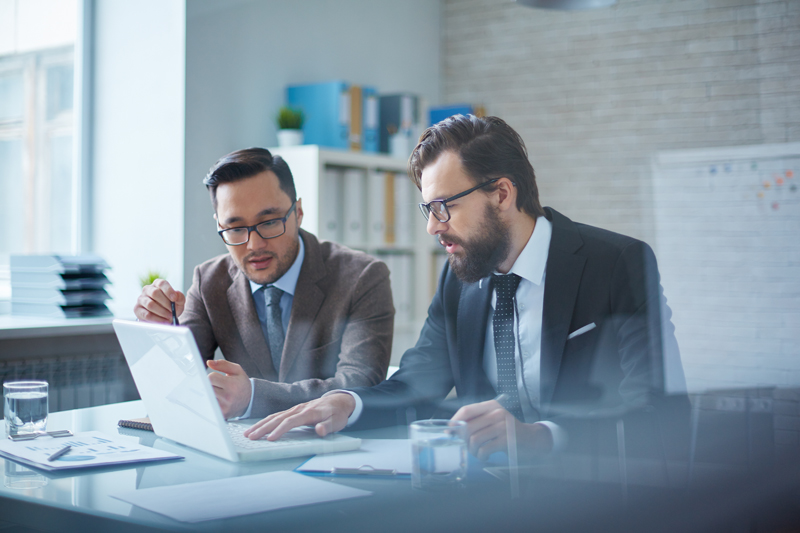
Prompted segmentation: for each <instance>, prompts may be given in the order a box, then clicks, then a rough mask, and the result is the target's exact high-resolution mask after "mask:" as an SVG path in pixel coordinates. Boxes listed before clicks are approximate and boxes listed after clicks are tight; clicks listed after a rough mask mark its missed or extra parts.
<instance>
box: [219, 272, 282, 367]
mask: <svg viewBox="0 0 800 533" xmlns="http://www.w3.org/2000/svg"><path fill="white" fill-rule="evenodd" d="M233 268H234V269H236V271H235V273H232V278H233V283H231V285H230V287H228V291H227V295H228V306H229V307H230V309H231V314H232V315H233V320H234V321H235V322H236V329H237V330H238V331H239V334H240V335H241V336H242V342H243V343H244V347H245V349H246V350H247V353H248V355H249V356H250V359H251V360H252V361H253V364H254V365H255V366H256V367H257V368H258V370H259V371H260V372H261V375H262V376H265V377H266V376H275V377H277V375H278V372H277V370H276V369H275V368H274V367H273V366H272V359H271V357H270V352H269V346H267V341H266V339H265V338H264V332H263V331H262V330H261V324H260V322H259V320H258V313H256V307H255V304H254V303H253V293H252V292H251V291H250V283H249V282H248V281H247V277H246V276H245V275H244V274H242V273H241V272H240V271H239V269H238V267H236V266H234V267H233Z"/></svg>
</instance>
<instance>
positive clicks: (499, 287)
mask: <svg viewBox="0 0 800 533" xmlns="http://www.w3.org/2000/svg"><path fill="white" fill-rule="evenodd" d="M493 278H494V290H495V292H496V294H497V301H496V303H495V307H494V317H493V318H492V329H493V330H494V350H495V353H496V354H497V393H498V394H505V395H506V396H505V400H504V401H501V402H500V403H501V404H502V405H503V407H504V408H505V409H506V410H507V411H508V412H509V413H511V414H512V415H514V416H515V417H516V418H517V419H518V420H523V416H522V406H521V405H520V402H519V389H518V388H517V365H516V349H515V346H516V339H515V337H514V318H515V312H514V301H515V299H516V294H517V287H518V286H519V282H520V277H519V276H517V275H516V274H508V275H506V276H498V275H495V276H493Z"/></svg>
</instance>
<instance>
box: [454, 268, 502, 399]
mask: <svg viewBox="0 0 800 533" xmlns="http://www.w3.org/2000/svg"><path fill="white" fill-rule="evenodd" d="M490 280H491V278H484V279H483V280H482V283H471V284H465V285H463V289H462V290H461V297H460V299H459V302H458V322H457V323H458V330H459V331H458V335H457V338H458V341H457V343H456V346H457V351H456V354H455V357H457V358H458V362H459V364H458V365H457V366H455V365H454V367H455V368H458V369H459V372H460V374H461V375H460V376H458V375H456V376H454V378H455V382H456V384H459V383H462V384H464V385H465V386H467V387H469V386H470V385H472V386H474V390H467V392H468V394H471V395H473V396H482V395H483V394H485V392H486V391H493V390H494V389H493V387H492V385H491V383H489V379H488V378H487V377H486V372H484V371H483V348H484V346H485V344H486V321H487V320H488V318H489V307H490V306H491V298H492V287H491V282H490ZM490 394H491V392H490Z"/></svg>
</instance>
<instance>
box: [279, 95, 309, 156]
mask: <svg viewBox="0 0 800 533" xmlns="http://www.w3.org/2000/svg"><path fill="white" fill-rule="evenodd" d="M304 119H305V117H304V116H303V110H302V109H298V108H296V107H289V106H286V105H285V106H283V107H281V108H280V110H278V146H298V145H300V144H303V129H302V128H303V120H304Z"/></svg>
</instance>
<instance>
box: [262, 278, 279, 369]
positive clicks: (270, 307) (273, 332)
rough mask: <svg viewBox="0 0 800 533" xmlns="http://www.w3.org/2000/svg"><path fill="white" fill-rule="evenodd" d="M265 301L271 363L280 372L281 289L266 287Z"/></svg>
mask: <svg viewBox="0 0 800 533" xmlns="http://www.w3.org/2000/svg"><path fill="white" fill-rule="evenodd" d="M264 294H265V296H266V301H267V336H268V339H267V340H268V342H269V351H270V354H271V355H272V365H273V366H274V367H275V372H277V373H278V374H280V368H281V354H282V353H283V340H284V339H283V320H282V319H281V306H280V303H281V296H283V291H282V290H280V289H279V288H278V287H273V286H270V287H267V288H266V289H265V291H264Z"/></svg>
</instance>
